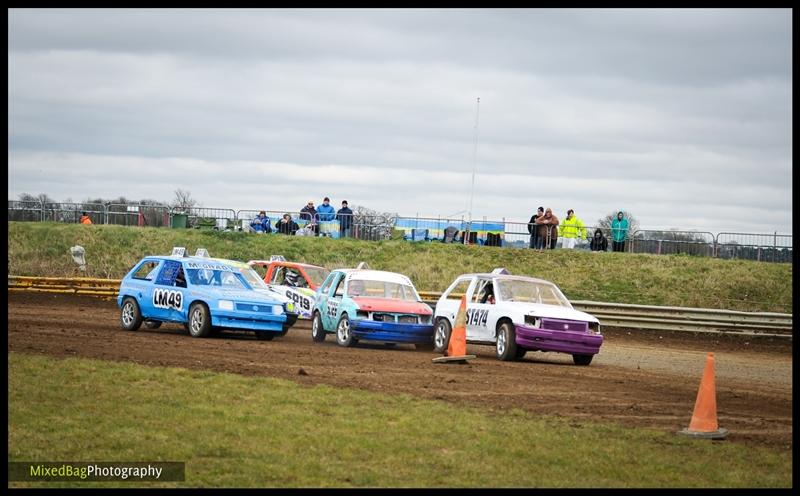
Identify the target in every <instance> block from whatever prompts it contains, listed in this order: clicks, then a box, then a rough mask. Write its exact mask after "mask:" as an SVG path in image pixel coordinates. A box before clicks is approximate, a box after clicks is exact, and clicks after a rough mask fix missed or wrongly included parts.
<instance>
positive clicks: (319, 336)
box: [311, 312, 325, 343]
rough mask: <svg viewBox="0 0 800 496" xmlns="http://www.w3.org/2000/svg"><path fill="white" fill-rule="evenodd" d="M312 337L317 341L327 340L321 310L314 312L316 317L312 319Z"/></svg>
mask: <svg viewBox="0 0 800 496" xmlns="http://www.w3.org/2000/svg"><path fill="white" fill-rule="evenodd" d="M311 339H313V340H314V341H316V342H317V343H321V342H323V341H325V329H324V328H323V327H322V316H321V315H320V314H319V312H314V318H313V319H312V320H311Z"/></svg>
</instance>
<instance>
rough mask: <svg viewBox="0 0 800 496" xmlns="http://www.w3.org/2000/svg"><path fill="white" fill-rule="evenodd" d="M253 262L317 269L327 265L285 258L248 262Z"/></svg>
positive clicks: (251, 261)
mask: <svg viewBox="0 0 800 496" xmlns="http://www.w3.org/2000/svg"><path fill="white" fill-rule="evenodd" d="M251 263H258V264H262V263H263V264H267V265H269V264H273V263H274V264H279V265H284V266H286V267H312V268H315V269H324V268H325V267H322V266H319V265H314V264H309V263H304V262H287V261H285V260H250V261H249V262H247V264H248V265H249V264H251Z"/></svg>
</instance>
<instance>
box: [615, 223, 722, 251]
mask: <svg viewBox="0 0 800 496" xmlns="http://www.w3.org/2000/svg"><path fill="white" fill-rule="evenodd" d="M627 244H628V245H629V246H626V251H631V252H633V253H652V254H655V255H677V254H686V255H697V256H706V257H713V256H714V235H713V234H711V233H710V232H704V231H675V230H671V231H656V230H644V229H640V230H637V231H635V232H634V233H633V236H631V238H630V239H629V242H628V243H627Z"/></svg>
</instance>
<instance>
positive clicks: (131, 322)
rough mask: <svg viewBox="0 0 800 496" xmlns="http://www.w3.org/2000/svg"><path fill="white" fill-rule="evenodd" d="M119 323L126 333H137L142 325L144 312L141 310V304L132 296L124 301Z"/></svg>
mask: <svg viewBox="0 0 800 496" xmlns="http://www.w3.org/2000/svg"><path fill="white" fill-rule="evenodd" d="M119 322H120V324H121V325H122V328H123V329H125V330H126V331H135V330H137V329H139V327H141V325H142V312H141V310H139V304H138V303H136V300H135V299H133V298H131V297H130V296H127V297H125V299H124V300H122V309H120V313H119Z"/></svg>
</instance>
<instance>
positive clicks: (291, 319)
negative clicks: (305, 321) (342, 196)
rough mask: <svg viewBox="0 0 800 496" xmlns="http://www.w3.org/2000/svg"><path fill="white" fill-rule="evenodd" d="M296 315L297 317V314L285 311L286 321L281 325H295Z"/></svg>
mask: <svg viewBox="0 0 800 496" xmlns="http://www.w3.org/2000/svg"><path fill="white" fill-rule="evenodd" d="M297 317H299V315H297V314H296V313H287V314H286V322H285V323H284V324H283V327H284V328H285V329H289V328H290V327H292V326H293V325H295V324H296V323H297Z"/></svg>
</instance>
